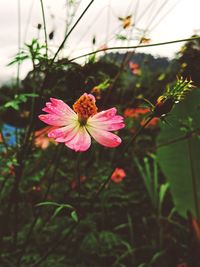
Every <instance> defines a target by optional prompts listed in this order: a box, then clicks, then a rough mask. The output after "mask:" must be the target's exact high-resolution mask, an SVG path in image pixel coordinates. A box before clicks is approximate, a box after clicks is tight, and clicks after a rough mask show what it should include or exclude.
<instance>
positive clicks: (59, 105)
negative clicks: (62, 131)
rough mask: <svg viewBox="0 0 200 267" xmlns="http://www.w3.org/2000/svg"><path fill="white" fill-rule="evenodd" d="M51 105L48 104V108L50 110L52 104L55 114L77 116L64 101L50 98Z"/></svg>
mask: <svg viewBox="0 0 200 267" xmlns="http://www.w3.org/2000/svg"><path fill="white" fill-rule="evenodd" d="M50 100H51V103H50V102H48V104H47V107H48V108H49V107H50V105H49V103H50V104H51V108H52V109H54V111H55V112H60V114H61V115H62V114H67V115H76V113H75V112H74V111H73V110H72V109H71V108H70V107H69V106H68V105H67V104H66V103H65V102H63V101H62V100H60V99H56V98H50Z"/></svg>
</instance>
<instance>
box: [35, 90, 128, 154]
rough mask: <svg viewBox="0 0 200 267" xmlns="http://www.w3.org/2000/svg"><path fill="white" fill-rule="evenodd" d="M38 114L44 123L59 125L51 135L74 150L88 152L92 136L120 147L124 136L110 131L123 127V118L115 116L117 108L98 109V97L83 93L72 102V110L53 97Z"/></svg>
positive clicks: (104, 142)
mask: <svg viewBox="0 0 200 267" xmlns="http://www.w3.org/2000/svg"><path fill="white" fill-rule="evenodd" d="M50 100H51V102H47V103H46V107H45V108H43V111H45V112H47V113H48V114H45V115H44V114H43V115H40V116H39V119H40V120H42V121H43V122H45V123H47V124H49V125H52V126H55V127H56V128H55V129H54V130H52V131H50V132H49V133H48V137H50V138H54V139H55V141H56V142H60V143H65V145H66V146H67V147H69V148H71V149H73V150H75V151H86V150H87V149H88V148H89V147H90V145H91V137H90V135H91V136H92V137H93V138H94V139H95V140H96V141H97V142H98V143H100V144H101V145H103V146H106V147H117V146H118V145H119V144H120V143H121V139H120V138H119V137H118V136H117V135H115V134H113V133H111V132H110V131H116V130H119V129H121V128H123V127H124V126H125V125H124V123H123V117H122V116H119V115H116V112H117V110H116V108H111V109H108V110H104V111H101V112H97V107H96V104H95V97H94V96H93V95H91V94H86V93H84V94H83V95H82V96H81V97H80V98H79V99H78V100H77V101H76V102H75V103H74V105H73V110H72V109H71V108H70V107H69V106H68V105H67V104H65V103H64V102H63V101H62V100H59V99H55V98H50Z"/></svg>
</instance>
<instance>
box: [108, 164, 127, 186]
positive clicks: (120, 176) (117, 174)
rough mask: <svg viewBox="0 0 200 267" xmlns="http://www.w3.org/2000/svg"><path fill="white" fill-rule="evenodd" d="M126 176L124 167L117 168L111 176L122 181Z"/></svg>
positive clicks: (117, 180)
mask: <svg viewBox="0 0 200 267" xmlns="http://www.w3.org/2000/svg"><path fill="white" fill-rule="evenodd" d="M125 177H126V173H125V171H124V169H120V168H116V169H115V170H114V172H113V174H112V176H111V180H112V181H113V182H115V183H120V182H121V181H122V180H123V179H124V178H125Z"/></svg>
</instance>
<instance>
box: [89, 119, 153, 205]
mask: <svg viewBox="0 0 200 267" xmlns="http://www.w3.org/2000/svg"><path fill="white" fill-rule="evenodd" d="M152 119H153V116H151V117H149V119H147V120H146V122H145V123H144V125H143V126H141V127H140V128H139V130H138V131H137V132H136V133H135V135H134V136H133V137H132V138H131V140H130V141H129V142H128V143H127V144H126V145H125V146H124V148H123V149H122V151H121V154H123V153H124V152H125V151H126V149H127V147H128V146H130V144H131V143H133V142H134V141H135V139H136V138H137V136H138V135H139V134H140V133H141V132H142V131H143V130H144V128H145V127H146V126H147V125H148V124H149V123H150V121H151V120H152ZM116 166H117V165H116ZM114 170H115V167H114V168H113V170H112V172H111V173H110V175H108V177H107V179H106V180H105V181H104V183H103V184H102V185H101V186H100V188H99V190H98V191H97V192H96V194H95V195H94V196H93V198H92V199H93V201H94V200H95V199H96V198H97V197H98V196H99V195H100V193H101V192H102V191H103V190H104V188H105V187H106V185H107V184H108V182H109V181H110V177H111V175H112V173H113V171H114ZM93 201H92V202H93Z"/></svg>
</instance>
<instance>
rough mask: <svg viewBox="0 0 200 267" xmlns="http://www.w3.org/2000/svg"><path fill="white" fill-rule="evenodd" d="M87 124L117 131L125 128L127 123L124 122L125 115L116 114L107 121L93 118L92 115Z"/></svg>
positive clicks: (100, 128) (91, 126)
mask: <svg viewBox="0 0 200 267" xmlns="http://www.w3.org/2000/svg"><path fill="white" fill-rule="evenodd" d="M87 125H88V126H89V127H90V128H96V129H97V128H98V129H99V130H104V131H116V130H119V129H122V128H124V126H125V124H124V123H123V117H121V116H115V117H113V118H112V119H108V120H105V121H99V120H93V117H92V118H89V120H88V122H87Z"/></svg>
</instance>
